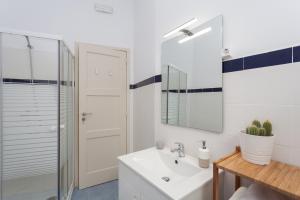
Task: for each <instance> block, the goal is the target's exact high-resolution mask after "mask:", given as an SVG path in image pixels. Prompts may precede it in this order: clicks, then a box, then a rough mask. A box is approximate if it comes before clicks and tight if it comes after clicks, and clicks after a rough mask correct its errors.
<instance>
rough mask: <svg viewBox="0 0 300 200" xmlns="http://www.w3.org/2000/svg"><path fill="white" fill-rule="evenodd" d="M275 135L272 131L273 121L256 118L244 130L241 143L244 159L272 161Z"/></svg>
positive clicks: (253, 161) (262, 161) (263, 161)
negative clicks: (261, 121) (262, 120)
mask: <svg viewBox="0 0 300 200" xmlns="http://www.w3.org/2000/svg"><path fill="white" fill-rule="evenodd" d="M274 141H275V136H274V135H273V133H272V123H271V122H270V121H268V120H267V121H265V122H264V123H263V124H262V125H261V123H260V121H258V120H254V121H253V122H252V124H251V126H249V127H247V128H246V130H245V131H242V133H241V137H240V145H241V151H242V157H243V159H245V160H247V161H248V162H251V163H254V164H258V165H267V164H269V163H270V161H271V157H272V152H273V146H274Z"/></svg>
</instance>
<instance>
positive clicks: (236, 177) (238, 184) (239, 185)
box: [235, 175, 241, 190]
mask: <svg viewBox="0 0 300 200" xmlns="http://www.w3.org/2000/svg"><path fill="white" fill-rule="evenodd" d="M240 187H241V177H240V176H238V175H235V190H238V189H239V188H240Z"/></svg>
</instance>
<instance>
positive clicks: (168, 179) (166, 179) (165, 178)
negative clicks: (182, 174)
mask: <svg viewBox="0 0 300 200" xmlns="http://www.w3.org/2000/svg"><path fill="white" fill-rule="evenodd" d="M161 179H162V180H164V181H165V182H169V181H170V178H169V177H167V176H164V177H162V178H161Z"/></svg>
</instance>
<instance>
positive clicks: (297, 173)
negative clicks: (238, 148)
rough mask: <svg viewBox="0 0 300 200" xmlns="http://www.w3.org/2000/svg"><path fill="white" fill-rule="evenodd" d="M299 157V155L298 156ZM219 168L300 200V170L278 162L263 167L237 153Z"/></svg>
mask: <svg viewBox="0 0 300 200" xmlns="http://www.w3.org/2000/svg"><path fill="white" fill-rule="evenodd" d="M298 156H299V155H298ZM216 164H217V167H218V168H220V169H223V170H225V171H229V172H231V173H234V174H237V175H238V176H241V177H245V178H248V179H250V180H252V181H255V182H258V183H261V184H263V185H266V186H268V187H270V188H272V189H274V190H276V191H278V192H281V193H284V194H286V195H288V196H290V197H293V198H296V199H300V168H299V167H296V166H292V165H288V164H285V163H281V162H278V161H271V163H270V164H269V165H266V166H261V165H255V164H252V163H249V162H247V161H245V160H243V158H242V156H241V153H240V152H236V153H234V154H232V155H230V156H228V157H226V158H225V159H223V160H220V161H218V162H216Z"/></svg>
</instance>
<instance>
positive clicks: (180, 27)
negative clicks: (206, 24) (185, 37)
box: [164, 18, 198, 38]
mask: <svg viewBox="0 0 300 200" xmlns="http://www.w3.org/2000/svg"><path fill="white" fill-rule="evenodd" d="M197 21H198V19H197V18H193V19H191V20H189V21H188V22H186V23H184V24H182V25H181V26H179V27H177V28H175V29H174V30H172V31H170V32H169V33H167V34H165V35H164V38H167V37H170V36H171V35H174V34H176V33H178V32H180V31H181V30H182V29H185V28H186V27H188V26H190V25H192V24H194V23H195V22H197Z"/></svg>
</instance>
